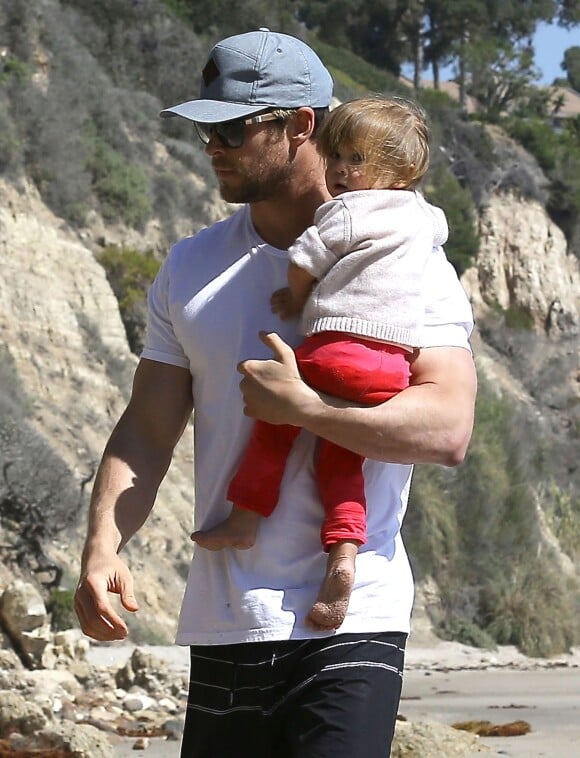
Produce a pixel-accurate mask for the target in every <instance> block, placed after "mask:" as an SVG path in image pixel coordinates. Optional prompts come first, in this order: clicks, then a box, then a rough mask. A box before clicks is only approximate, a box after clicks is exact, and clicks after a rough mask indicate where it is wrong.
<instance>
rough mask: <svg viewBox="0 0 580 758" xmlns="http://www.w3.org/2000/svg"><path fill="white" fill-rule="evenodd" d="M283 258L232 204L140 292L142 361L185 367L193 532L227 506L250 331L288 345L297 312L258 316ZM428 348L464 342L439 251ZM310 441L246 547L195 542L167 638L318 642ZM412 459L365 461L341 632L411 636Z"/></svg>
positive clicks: (463, 319) (463, 316)
mask: <svg viewBox="0 0 580 758" xmlns="http://www.w3.org/2000/svg"><path fill="white" fill-rule="evenodd" d="M287 262H288V258H287V252H286V251H283V250H278V249H276V248H273V247H271V246H270V245H267V244H266V243H264V242H263V241H262V240H261V239H260V238H259V237H258V235H257V234H256V232H255V230H254V227H253V225H252V223H251V219H250V213H249V208H248V207H247V206H244V207H243V208H242V209H241V210H239V211H238V212H236V213H235V214H234V215H233V216H231V217H230V218H229V219H227V220H226V221H222V222H220V223H218V224H215V225H214V226H212V227H210V228H208V229H205V230H203V231H201V232H199V233H198V234H197V235H195V236H194V237H190V238H187V239H184V240H182V241H181V242H179V243H178V244H176V245H175V246H174V247H173V248H172V250H171V252H170V254H169V255H168V257H167V259H166V260H165V262H164V264H163V266H162V268H161V270H160V272H159V274H158V276H157V278H156V280H155V282H154V284H153V285H152V287H151V290H150V293H149V321H148V330H147V338H146V344H145V348H144V350H143V353H142V357H143V358H146V359H149V360H154V361H160V362H162V363H169V364H172V365H176V366H182V367H184V368H188V369H189V370H190V371H191V374H192V387H193V397H194V405H195V411H194V443H195V452H194V459H195V528H196V529H205V528H209V527H211V526H214V525H215V524H217V523H219V522H220V521H222V520H223V519H224V518H226V516H227V515H228V514H229V512H230V509H231V503H229V502H228V501H227V500H226V497H225V493H226V490H227V487H228V484H229V481H230V479H231V477H232V476H233V474H234V472H235V470H236V468H237V464H238V462H239V460H240V458H241V455H242V453H243V451H244V448H245V445H246V443H247V440H248V438H249V434H250V430H251V425H252V420H251V419H248V418H246V417H245V416H244V415H243V413H242V408H243V405H242V398H241V395H240V391H239V386H238V385H239V381H240V378H241V377H240V375H239V374H238V373H237V371H236V365H237V364H238V362H239V361H241V360H244V359H247V358H269V357H271V355H270V354H269V351H268V349H267V348H266V347H265V346H264V345H263V344H262V343H261V341H260V340H259V338H258V332H259V331H260V330H266V331H275V332H277V333H278V334H279V335H280V336H281V337H282V338H283V339H284V340H286V341H287V342H289V343H290V344H292V345H297V344H298V343H299V341H300V340H301V337H300V335H299V331H298V319H292V320H290V321H285V322H284V321H281V320H280V319H279V318H278V316H276V315H275V314H272V313H271V311H270V304H269V300H270V296H271V293H272V292H273V291H274V290H276V289H278V288H280V287H283V286H285V285H286V271H287ZM425 282H426V287H427V289H426V292H425V302H426V303H427V306H426V311H425V331H424V334H423V340H422V342H423V344H424V345H426V346H460V347H464V348H466V349H469V344H468V336H469V333H470V331H471V328H472V314H471V308H470V306H469V303H468V301H467V298H466V296H465V294H464V292H463V290H462V288H461V286H460V284H459V282H458V279H457V276H456V275H455V272H454V270H453V268H452V267H451V265H450V264H449V263H448V262H447V260H446V258H445V255H444V253H443V251H442V250H437V251H434V252H433V255H432V256H431V261H430V263H429V272H428V275H427V276H426V277H425ZM315 441H316V439H315V437H314V436H313V435H311V434H309V433H308V432H305V431H303V432H302V433H301V434H300V436H299V437H298V439H297V441H296V443H295V445H294V447H293V449H292V451H291V454H290V456H289V459H288V462H287V466H286V471H285V475H284V479H283V482H282V487H281V493H280V500H279V502H278V505H277V507H276V509H275V511H274V513H273V514H272V516H270V517H269V518H267V519H263V520H262V521H261V522H260V527H259V531H258V537H257V541H256V544H255V545H254V547H253V548H251V549H250V550H234V549H226V550H221V551H217V552H213V551H208V550H204V549H203V548H196V550H195V553H194V557H193V560H192V563H191V567H190V571H189V577H188V581H187V585H186V589H185V595H184V599H183V604H182V608H181V613H180V619H179V627H178V634H177V643H178V644H183V645H189V644H229V643H235V642H249V641H259V640H283V639H291V638H294V639H301V638H302V639H303V638H312V637H316V636H326V633H317V632H313V631H312V630H311V629H310V628H308V627H307V626H306V625H305V624H304V619H305V617H306V614H307V612H308V610H309V608H310V607H311V605H312V603H313V602H314V600H315V598H316V595H317V592H318V589H319V586H320V582H321V580H322V577H323V576H324V570H325V565H326V554H325V553H323V551H322V547H321V544H320V526H321V522H322V518H323V510H322V506H321V504H320V501H319V498H318V494H317V491H316V484H315V480H314V471H313V452H314V446H315ZM411 473H412V466H409V465H400V464H385V463H380V462H378V461H372V460H367V461H365V463H364V476H365V493H366V498H367V533H368V541H367V543H366V544H365V545H363V546H362V547H361V549H360V551H359V554H358V556H357V559H356V583H355V587H354V590H353V592H352V596H351V600H350V604H349V608H348V613H347V616H346V619H345V621H344V623H343V625H342V626H341V627H340V629H339V631H340V632H361V633H366V632H378V631H398V632H407V631H409V622H410V614H411V608H412V603H413V580H412V576H411V570H410V566H409V561H408V558H407V554H406V552H405V548H404V546H403V543H402V540H401V535H400V526H401V523H402V520H403V516H404V513H405V509H406V505H407V498H408V494H409V485H410V481H411Z"/></svg>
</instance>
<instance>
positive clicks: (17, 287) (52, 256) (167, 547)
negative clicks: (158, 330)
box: [0, 182, 192, 641]
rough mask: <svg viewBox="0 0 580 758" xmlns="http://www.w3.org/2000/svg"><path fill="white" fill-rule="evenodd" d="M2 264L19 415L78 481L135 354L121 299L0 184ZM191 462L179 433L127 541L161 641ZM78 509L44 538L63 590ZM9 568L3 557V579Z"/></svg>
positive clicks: (0, 326)
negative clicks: (141, 520)
mask: <svg viewBox="0 0 580 758" xmlns="http://www.w3.org/2000/svg"><path fill="white" fill-rule="evenodd" d="M0 270H1V272H2V275H1V277H0V347H1V349H2V354H3V358H4V360H6V359H7V358H9V359H10V360H11V363H12V365H13V369H14V373H15V377H14V382H15V384H16V386H15V387H13V388H12V391H13V392H16V393H18V394H19V395H21V396H22V397H25V398H26V399H27V400H26V417H25V419H23V422H24V421H25V422H26V423H27V424H29V425H31V426H32V428H33V429H34V431H35V432H36V433H37V435H38V436H39V438H40V439H41V440H43V441H44V443H45V445H46V446H47V447H48V448H49V449H50V450H51V451H53V452H54V453H55V454H56V456H57V458H59V459H60V460H62V462H63V463H64V464H65V465H66V466H67V467H68V468H69V469H70V470H71V471H72V472H74V475H75V478H77V479H78V480H79V481H80V480H81V479H82V478H83V477H84V476H86V474H87V472H88V471H90V469H91V468H94V465H95V463H96V462H97V461H98V460H99V459H100V456H101V453H102V450H103V448H104V444H105V442H106V439H107V437H108V435H109V433H110V432H111V430H112V427H113V425H114V423H115V421H116V419H117V418H118V417H119V415H120V414H121V412H122V410H123V408H124V405H125V402H126V399H127V398H128V393H129V390H130V386H131V377H132V373H133V370H134V367H135V365H136V362H137V360H136V358H135V356H133V355H132V354H131V353H130V351H129V347H128V344H127V339H126V336H125V331H124V327H123V324H122V322H121V318H120V316H119V309H118V305H117V301H116V299H115V296H114V295H113V292H112V291H111V288H110V286H109V284H108V282H107V279H106V277H105V273H104V270H103V269H102V267H101V266H100V265H99V264H98V263H97V262H96V260H95V258H94V256H93V254H92V252H91V251H90V250H89V249H88V248H87V247H85V246H84V245H83V244H81V243H80V242H79V239H78V237H77V236H75V235H73V234H72V233H71V232H70V231H69V230H67V228H66V227H64V226H63V225H62V224H61V221H60V220H59V219H58V218H56V217H55V216H53V214H52V213H51V212H50V211H49V210H48V209H47V208H46V207H45V206H44V205H43V203H42V202H41V201H40V200H39V198H38V195H37V193H36V192H35V191H34V190H33V189H31V188H30V187H29V186H25V187H21V188H20V190H16V189H15V188H14V187H12V186H10V185H8V184H6V183H3V182H0ZM3 389H4V390H7V389H8V388H6V387H5V388H3ZM2 421H4V419H2ZM5 460H10V454H7V455H6V457H5ZM35 465H36V464H35V462H34V461H31V462H30V466H31V469H33V468H34V466H35ZM191 471H192V454H191V434H190V432H186V434H185V435H184V439H183V441H182V444H181V446H180V448H179V450H178V451H177V454H176V457H175V461H174V463H173V465H172V467H171V470H170V473H169V475H168V477H167V480H166V482H165V484H164V486H163V488H162V490H161V492H160V495H159V498H158V502H157V505H156V507H155V509H154V513H153V515H152V517H151V519H150V521H149V523H148V524H147V525H146V527H145V528H144V530H143V531H142V533H141V534H140V535H139V537H138V539H137V540H136V541H135V548H132V547H129V548H128V549H127V551H128V555H129V560H130V561H131V563H132V565H133V568H134V569H135V570H136V572H137V573H138V575H139V586H138V587H137V588H136V592H137V595H138V597H139V599H140V601H141V605H142V608H143V610H142V611H141V612H140V614H139V623H140V624H143V625H144V626H145V627H147V628H148V629H149V630H150V631H151V633H152V634H153V636H154V637H155V636H157V637H158V638H159V639H160V640H164V641H165V640H168V639H171V637H172V635H173V629H174V625H175V609H176V608H177V607H178V606H179V603H180V599H181V592H182V585H183V575H184V572H185V570H186V566H187V563H188V561H189V557H190V553H191V550H190V542H189V540H188V535H189V532H190V525H191V500H192V494H191V493H192V482H191ZM54 497H55V498H57V497H58V493H57V492H55V493H54ZM85 515H86V503H85V507H84V508H83V510H82V513H81V515H80V517H79V519H78V520H77V523H76V525H75V526H74V527H73V528H72V529H70V530H67V531H66V532H65V533H64V534H62V535H59V541H58V542H54V543H53V544H52V545H51V546H50V547H49V552H50V556H51V558H52V560H53V561H54V562H55V563H57V564H59V565H60V566H62V567H63V568H64V576H65V585H66V586H68V587H69V588H71V587H73V586H74V581H75V580H76V577H77V576H78V570H79V559H80V550H81V545H82V540H83V538H84V532H85V529H86V520H85ZM46 518H47V519H50V513H47V514H46ZM0 532H1V526H0ZM0 542H4V540H0ZM133 549H135V554H136V555H135V559H134V560H133V558H132V552H133ZM152 556H154V559H153V558H152ZM10 574H11V570H10V566H7V565H6V564H4V566H3V574H2V575H0V586H5V584H6V583H8V579H9V577H10Z"/></svg>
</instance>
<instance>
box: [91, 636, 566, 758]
mask: <svg viewBox="0 0 580 758" xmlns="http://www.w3.org/2000/svg"><path fill="white" fill-rule="evenodd" d="M145 649H146V650H147V651H149V652H151V653H153V654H155V655H157V656H158V657H160V658H163V659H164V660H166V661H168V662H169V663H170V664H171V666H172V667H173V668H174V669H175V670H176V671H187V668H188V650H187V648H179V647H177V646H173V647H149V646H146V647H145ZM132 650H133V647H132V646H129V645H122V646H113V647H101V646H98V647H93V648H92V649H91V652H90V660H91V662H92V663H94V664H96V665H99V666H101V665H103V666H104V665H116V664H120V663H123V662H124V661H125V660H127V658H128V657H129V656H130V654H131V652H132ZM399 712H400V715H401V716H403V717H404V718H406V719H407V720H408V721H411V722H417V721H435V722H438V723H442V724H449V725H451V724H454V723H456V722H463V721H489V722H491V723H493V724H506V723H508V722H512V721H516V720H523V721H527V722H528V723H529V724H530V726H531V732H530V733H529V734H525V735H522V736H517V737H487V738H482V743H483V744H484V745H485V746H487V747H488V748H489V751H488V752H484V753H481V752H479V753H477V754H474V755H478V756H482V755H488V756H490V758H491V757H493V756H508V757H509V758H540V757H546V758H548V757H549V758H579V757H580V649H576V650H574V651H573V652H572V653H571V654H569V655H561V656H558V657H556V658H552V659H535V658H527V657H525V656H523V655H521V654H520V653H518V651H517V650H516V649H515V648H512V647H502V648H500V649H498V650H496V651H483V650H480V649H477V648H470V647H467V646H465V645H461V644H459V643H455V642H443V641H438V640H435V639H434V640H430V644H429V645H428V646H425V644H424V643H423V642H421V643H419V642H413V640H411V641H410V642H409V646H408V650H407V660H406V674H405V681H404V685H403V696H402V700H401V706H400V709H399ZM133 744H134V739H124V740H121V739H120V740H119V741H118V742H117V743H116V744H115V757H116V758H129V756H135V755H136V754H141V755H145V756H146V758H178V756H179V742H167V741H165V740H160V739H152V740H151V742H150V745H149V747H148V748H147V749H146V750H144V751H135V750H134V748H133ZM442 758H446V757H445V756H442Z"/></svg>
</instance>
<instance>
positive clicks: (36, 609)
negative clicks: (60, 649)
mask: <svg viewBox="0 0 580 758" xmlns="http://www.w3.org/2000/svg"><path fill="white" fill-rule="evenodd" d="M0 617H1V619H2V622H3V624H4V626H5V627H6V629H7V630H8V632H9V633H10V635H11V637H12V639H13V640H15V641H16V643H17V644H18V645H19V647H20V649H21V650H22V652H23V654H25V655H26V656H27V658H28V660H29V662H30V664H31V665H33V666H38V665H40V664H41V661H42V657H43V654H44V652H45V649H46V647H47V645H48V644H49V643H50V642H51V641H52V636H51V633H50V625H49V616H48V613H47V611H46V606H45V604H44V600H43V599H42V597H41V595H40V593H39V592H38V590H37V589H36V587H35V586H34V585H33V584H30V583H29V582H23V581H22V580H20V579H17V580H15V581H14V582H12V584H10V585H9V586H8V587H7V588H6V589H5V590H4V592H3V594H2V597H1V598H0Z"/></svg>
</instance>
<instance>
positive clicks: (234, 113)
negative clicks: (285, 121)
mask: <svg viewBox="0 0 580 758" xmlns="http://www.w3.org/2000/svg"><path fill="white" fill-rule="evenodd" d="M274 107H275V106H273V105H267V104H265V105H256V104H254V105H247V104H243V103H226V102H223V101H221V100H189V101H188V102H187V103H179V105H174V106H173V107H172V108H165V109H164V110H162V111H161V113H160V114H159V115H160V116H161V118H172V117H173V116H181V117H182V118H187V119H189V120H190V121H199V122H200V123H201V124H219V123H220V122H222V121H232V120H233V119H235V118H242V117H243V116H250V115H251V114H252V113H259V112H260V111H263V110H265V109H266V108H274Z"/></svg>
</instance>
